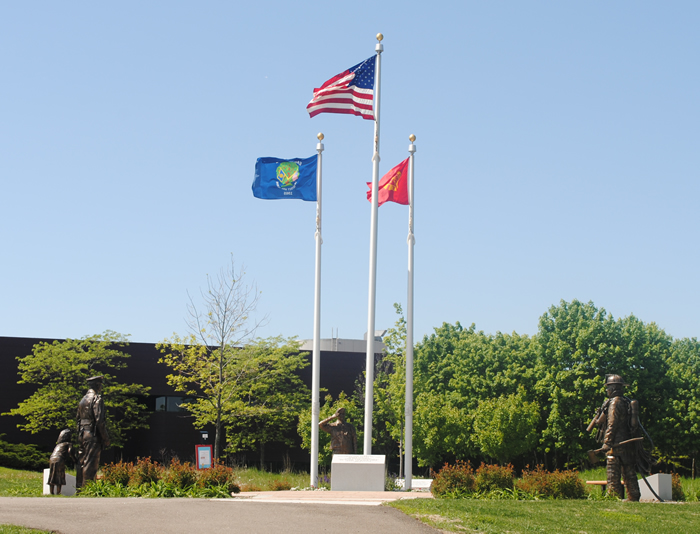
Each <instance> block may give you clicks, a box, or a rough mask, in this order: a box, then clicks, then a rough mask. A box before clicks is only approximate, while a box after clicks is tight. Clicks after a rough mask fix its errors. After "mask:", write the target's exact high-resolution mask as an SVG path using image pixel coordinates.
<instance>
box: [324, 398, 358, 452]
mask: <svg viewBox="0 0 700 534" xmlns="http://www.w3.org/2000/svg"><path fill="white" fill-rule="evenodd" d="M333 419H337V421H336V422H335V423H331V422H330V421H332V420H333ZM318 426H319V428H320V429H321V430H323V431H324V432H328V433H329V434H330V435H331V450H332V451H333V454H356V453H357V434H356V432H355V427H354V426H352V425H351V424H350V423H346V422H345V408H338V410H337V411H336V412H335V413H334V414H333V415H331V416H330V417H326V418H325V419H324V420H323V421H321V422H320V423H319V424H318Z"/></svg>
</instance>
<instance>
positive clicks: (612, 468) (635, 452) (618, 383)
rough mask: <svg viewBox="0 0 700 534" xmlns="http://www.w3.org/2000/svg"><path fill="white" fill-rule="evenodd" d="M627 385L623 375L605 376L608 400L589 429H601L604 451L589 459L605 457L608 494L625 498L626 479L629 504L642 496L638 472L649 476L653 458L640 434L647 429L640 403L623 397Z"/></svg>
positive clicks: (598, 434)
mask: <svg viewBox="0 0 700 534" xmlns="http://www.w3.org/2000/svg"><path fill="white" fill-rule="evenodd" d="M626 385H627V384H625V383H624V380H622V377H621V376H620V375H606V376H605V392H606V394H607V395H608V400H606V401H605V402H604V403H603V405H602V406H601V407H600V408H598V412H597V413H596V416H595V417H594V418H593V421H591V424H590V425H588V429H587V430H588V431H589V432H590V431H591V430H593V428H595V427H598V433H597V435H596V441H598V443H602V447H601V448H600V449H598V450H595V451H590V452H589V458H590V459H591V461H594V462H595V461H597V454H601V453H604V454H605V456H606V458H607V462H606V471H607V487H608V493H611V494H613V495H617V496H618V497H620V498H622V496H623V491H622V482H621V479H623V480H624V484H625V490H626V491H627V500H628V501H638V500H639V496H640V492H639V482H638V481H637V471H639V472H641V473H642V477H643V476H644V474H645V473H647V474H648V473H649V470H650V466H651V464H652V463H653V458H652V457H651V455H650V454H649V453H648V452H647V451H645V450H644V448H643V447H642V440H643V437H642V436H641V435H640V434H641V432H642V431H644V427H642V425H641V423H640V422H639V403H638V402H637V401H636V400H630V399H628V398H627V397H625V396H624V395H623V391H624V389H623V388H624V386H626ZM644 433H645V434H646V431H644ZM647 437H649V435H648V434H647ZM650 439H651V438H650ZM652 447H653V445H652ZM645 481H646V479H645ZM647 484H648V483H647Z"/></svg>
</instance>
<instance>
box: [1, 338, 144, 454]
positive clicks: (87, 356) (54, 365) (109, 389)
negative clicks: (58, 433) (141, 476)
mask: <svg viewBox="0 0 700 534" xmlns="http://www.w3.org/2000/svg"><path fill="white" fill-rule="evenodd" d="M127 346H128V343H127V339H126V336H123V335H121V334H118V333H116V332H112V331H106V332H105V333H104V334H101V335H95V336H89V337H84V338H82V339H67V340H65V341H54V342H52V343H48V342H42V343H38V344H36V345H34V348H33V350H32V354H29V355H27V356H23V357H20V358H18V361H19V364H18V369H19V375H20V380H19V383H20V384H35V385H37V390H36V391H35V392H34V393H33V394H32V395H31V396H30V397H29V398H28V399H25V400H23V401H21V402H20V403H19V405H18V406H17V408H14V409H12V410H10V412H8V413H7V414H4V415H20V416H22V417H24V420H25V423H23V424H20V425H18V426H19V428H20V429H22V430H26V431H27V432H31V433H32V434H36V433H37V432H40V431H42V430H62V429H64V428H70V429H73V428H75V425H76V420H75V414H76V410H77V407H78V402H79V401H80V399H81V398H82V397H83V395H84V394H85V392H86V391H87V389H86V388H87V386H86V380H87V379H88V378H89V377H91V376H94V375H104V377H105V379H104V389H103V398H104V403H105V406H106V407H107V429H108V431H109V435H110V440H111V442H112V445H114V446H115V447H121V446H122V445H123V443H124V437H125V433H126V432H127V431H129V430H132V429H136V428H147V424H146V417H147V415H146V412H145V410H146V407H145V406H144V405H143V404H139V402H138V399H137V396H144V395H147V394H148V391H149V390H150V388H149V387H145V386H142V385H140V384H123V383H121V382H119V380H118V379H117V378H116V377H115V375H114V374H113V373H114V372H118V371H119V370H120V369H124V368H125V367H126V361H125V360H126V359H128V358H129V357H130V356H129V354H127V353H126V352H124V349H126V347H127Z"/></svg>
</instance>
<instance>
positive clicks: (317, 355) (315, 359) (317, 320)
mask: <svg viewBox="0 0 700 534" xmlns="http://www.w3.org/2000/svg"><path fill="white" fill-rule="evenodd" d="M316 137H317V138H318V144H317V145H316V151H317V152H318V161H317V165H316V233H315V239H316V269H315V270H316V275H315V285H314V344H313V353H312V356H311V477H310V478H311V480H310V484H309V485H310V486H311V487H313V488H317V487H318V420H319V414H320V411H321V407H320V405H319V402H320V399H319V397H320V396H321V394H320V382H321V380H320V376H321V368H320V367H321V366H320V360H321V245H322V244H323V238H322V237H321V196H322V195H321V193H322V191H321V176H322V174H323V172H322V168H323V155H322V152H323V143H322V142H321V141H323V137H324V136H323V134H322V133H319V134H318V135H317V136H316Z"/></svg>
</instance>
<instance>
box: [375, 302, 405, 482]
mask: <svg viewBox="0 0 700 534" xmlns="http://www.w3.org/2000/svg"><path fill="white" fill-rule="evenodd" d="M394 309H395V310H396V313H397V315H398V316H399V318H398V319H397V321H396V323H395V325H394V326H393V327H392V328H389V330H388V331H387V333H386V335H385V336H384V346H385V351H384V356H383V358H382V359H381V360H380V361H379V362H378V364H377V367H376V370H375V374H374V410H373V412H372V414H373V429H374V436H373V447H372V450H375V447H376V449H377V450H378V451H382V452H383V453H384V454H386V455H390V454H396V453H397V451H398V457H399V477H402V476H403V448H404V432H405V424H406V409H405V399H406V320H405V319H404V317H403V310H402V309H401V305H400V304H394Z"/></svg>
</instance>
